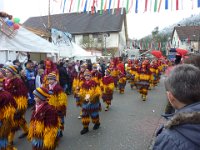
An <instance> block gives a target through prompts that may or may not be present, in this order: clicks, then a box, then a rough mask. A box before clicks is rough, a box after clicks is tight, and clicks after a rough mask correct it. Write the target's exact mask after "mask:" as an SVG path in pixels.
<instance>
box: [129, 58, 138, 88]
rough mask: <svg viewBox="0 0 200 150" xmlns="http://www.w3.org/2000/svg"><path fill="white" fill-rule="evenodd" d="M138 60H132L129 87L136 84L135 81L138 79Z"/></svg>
mask: <svg viewBox="0 0 200 150" xmlns="http://www.w3.org/2000/svg"><path fill="white" fill-rule="evenodd" d="M138 63H139V62H138V60H134V63H133V65H132V66H131V69H130V86H131V89H133V88H134V87H135V86H136V83H137V81H138V76H139V74H138V70H139V64H138Z"/></svg>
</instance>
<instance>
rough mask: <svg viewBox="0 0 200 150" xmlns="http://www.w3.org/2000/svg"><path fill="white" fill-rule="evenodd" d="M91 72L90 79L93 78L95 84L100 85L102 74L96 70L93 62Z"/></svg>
mask: <svg viewBox="0 0 200 150" xmlns="http://www.w3.org/2000/svg"><path fill="white" fill-rule="evenodd" d="M91 74H92V80H94V81H95V82H96V83H97V85H100V82H101V80H102V74H101V72H99V71H98V70H97V64H93V66H92V72H91Z"/></svg>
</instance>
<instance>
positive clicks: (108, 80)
mask: <svg viewBox="0 0 200 150" xmlns="http://www.w3.org/2000/svg"><path fill="white" fill-rule="evenodd" d="M110 72H111V71H110V69H106V71H105V76H104V77H103V79H102V82H101V84H100V87H101V90H102V99H103V102H104V103H105V104H106V108H105V111H107V110H108V109H109V106H110V105H111V100H112V99H113V91H114V88H115V85H114V80H113V78H112V76H111V75H110Z"/></svg>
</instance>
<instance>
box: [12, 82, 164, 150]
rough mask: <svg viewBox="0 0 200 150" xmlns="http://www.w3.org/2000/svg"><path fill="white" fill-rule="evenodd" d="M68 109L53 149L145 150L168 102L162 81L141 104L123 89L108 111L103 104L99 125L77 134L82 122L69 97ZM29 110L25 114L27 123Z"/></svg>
mask: <svg viewBox="0 0 200 150" xmlns="http://www.w3.org/2000/svg"><path fill="white" fill-rule="evenodd" d="M68 103H69V104H68V110H67V116H66V118H65V131H64V136H63V138H62V139H61V141H60V143H59V146H58V148H57V149H56V150H148V149H150V147H151V143H152V139H153V137H154V133H155V130H156V129H157V127H158V125H159V122H160V120H161V114H162V113H163V112H164V108H165V106H166V103H167V99H166V95H165V89H164V84H163V78H162V79H161V82H160V83H159V85H158V86H157V87H155V88H154V89H152V90H150V91H149V94H148V99H147V101H145V102H144V101H142V100H141V98H140V95H139V93H138V92H137V91H136V90H131V88H130V86H129V84H127V86H126V90H125V94H119V93H118V92H117V91H115V93H114V99H113V101H112V106H111V108H110V110H109V111H107V112H105V111H104V108H105V105H104V104H103V103H102V111H101V112H100V122H101V126H100V128H99V129H98V130H92V127H93V124H92V123H90V127H89V132H88V133H87V134H85V135H80V131H81V129H82V125H81V120H80V119H78V118H77V117H78V115H79V108H77V107H76V105H75V100H74V99H73V97H72V96H68ZM30 115H31V109H28V111H27V113H26V118H27V121H28V122H29V121H30ZM19 134H21V131H19V132H17V134H16V137H15V141H14V144H15V146H16V147H17V149H18V150H31V143H30V142H28V141H27V140H26V138H24V139H18V136H19Z"/></svg>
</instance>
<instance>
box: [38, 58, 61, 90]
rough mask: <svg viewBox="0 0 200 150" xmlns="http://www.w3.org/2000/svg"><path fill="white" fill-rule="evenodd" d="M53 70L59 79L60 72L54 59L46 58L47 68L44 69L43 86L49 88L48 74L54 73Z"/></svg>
mask: <svg viewBox="0 0 200 150" xmlns="http://www.w3.org/2000/svg"><path fill="white" fill-rule="evenodd" d="M52 72H53V73H54V74H56V79H57V81H59V72H58V70H57V68H56V65H55V64H54V63H53V61H51V60H49V59H47V60H45V70H44V75H43V80H42V81H43V82H42V86H43V87H45V88H48V86H49V83H48V80H47V76H48V74H49V73H52Z"/></svg>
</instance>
